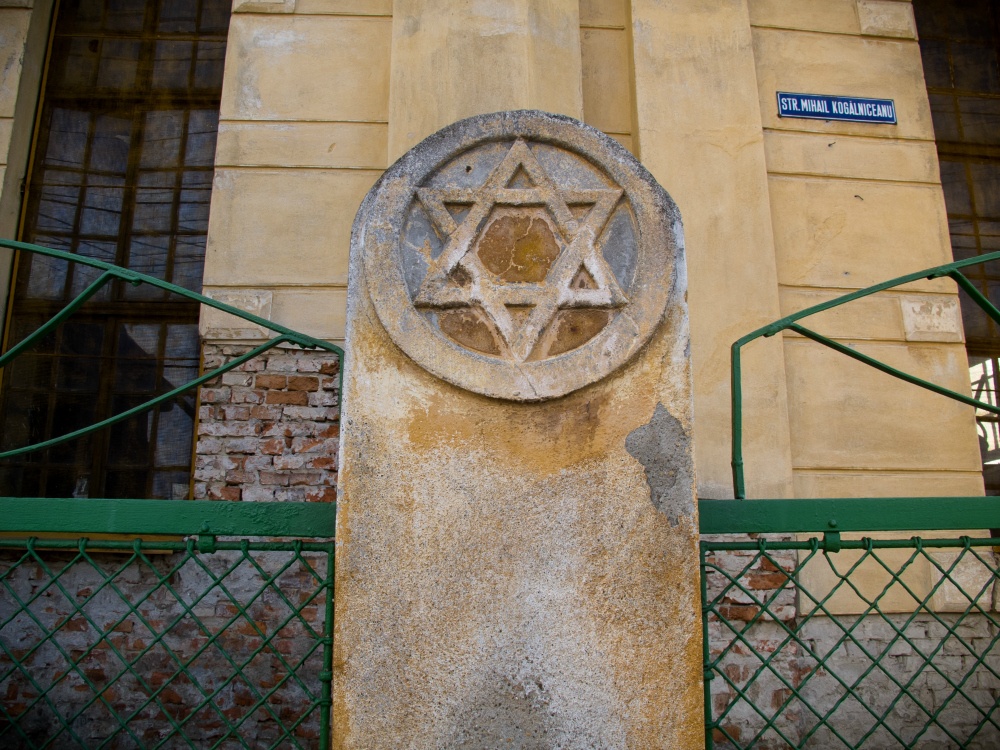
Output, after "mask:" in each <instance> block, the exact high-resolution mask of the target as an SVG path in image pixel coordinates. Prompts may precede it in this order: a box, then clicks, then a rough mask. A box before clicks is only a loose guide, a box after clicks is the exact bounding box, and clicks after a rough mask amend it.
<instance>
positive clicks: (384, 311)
mask: <svg viewBox="0 0 1000 750" xmlns="http://www.w3.org/2000/svg"><path fill="white" fill-rule="evenodd" d="M355 227H356V229H355V236H354V243H355V244H356V245H357V244H360V245H361V247H360V250H361V251H362V252H363V254H364V256H363V257H364V270H365V276H366V278H367V282H368V286H369V291H370V293H371V299H372V303H373V304H374V306H375V309H376V311H377V313H378V316H379V320H380V321H381V322H382V325H383V326H385V329H386V331H387V332H388V334H389V336H390V337H391V338H392V340H393V341H394V342H395V343H396V345H397V346H399V347H400V349H402V350H403V351H404V352H405V353H406V354H407V355H408V356H409V357H411V358H412V359H413V360H415V361H416V362H417V363H418V364H420V365H421V366H422V367H424V368H425V369H427V370H429V371H430V372H432V373H434V374H435V375H437V376H439V377H441V378H443V379H444V380H447V381H449V382H451V383H454V384H455V385H458V386H460V387H462V388H466V389H468V390H471V391H474V392H476V393H481V394H484V395H486V396H492V397H496V398H505V399H512V400H517V401H536V400H540V399H546V398H554V397H556V396H561V395H564V394H566V393H570V392H571V391H574V390H576V389H578V388H581V387H583V386H585V385H587V384H589V383H593V382H595V381H597V380H599V379H601V378H603V377H604V376H606V375H608V374H609V373H611V372H612V371H614V370H616V369H617V368H619V367H621V366H622V365H623V364H625V363H626V362H627V361H628V360H629V359H631V357H632V356H633V355H635V353H636V352H637V351H638V350H639V349H640V348H641V347H642V346H643V344H645V343H646V341H647V340H648V339H649V337H650V336H651V335H652V333H653V331H654V330H655V329H656V326H657V325H658V324H659V322H660V320H661V319H662V317H663V314H664V310H665V309H666V306H667V303H668V301H669V300H670V297H671V295H672V294H673V293H674V291H675V290H674V281H675V279H676V269H677V266H678V263H683V259H682V257H681V253H682V249H681V248H682V240H681V232H680V218H679V215H678V213H677V209H676V207H675V205H674V203H673V201H672V200H671V199H670V197H669V196H668V195H667V194H666V192H665V191H664V190H663V189H662V188H661V187H660V186H659V185H658V184H657V183H656V182H655V180H653V178H652V176H650V175H649V173H648V172H647V171H646V170H645V169H644V168H643V167H642V166H641V165H640V164H639V162H637V161H636V160H635V158H634V157H633V156H632V155H631V154H629V153H628V152H627V151H625V149H624V148H622V147H621V146H620V145H619V144H618V143H616V142H615V141H613V140H612V139H610V138H608V137H607V136H605V135H604V134H602V133H600V132H599V131H597V130H594V129H593V128H590V127H588V126H586V125H583V124H582V123H580V122H578V121H576V120H573V119H570V118H568V117H560V116H557V115H550V114H546V113H543V112H534V111H519V112H500V113H496V114H491V115H482V116H479V117H473V118H470V119H468V120H462V121H460V122H457V123H455V124H454V125H451V126H449V127H447V128H445V129H443V130H441V131H439V132H438V133H436V134H434V135H432V136H431V137H430V138H428V139H426V140H425V141H423V142H422V143H420V144H418V145H417V146H415V147H414V148H413V149H411V150H410V151H409V152H408V153H407V154H406V155H404V156H403V157H402V158H401V159H400V160H399V161H398V162H396V164H394V165H393V166H392V167H391V168H390V169H389V170H388V171H387V172H386V173H385V175H384V176H383V178H382V179H381V180H380V181H379V183H378V184H377V185H376V186H375V187H374V188H372V192H371V193H369V195H368V198H366V200H365V202H364V204H363V205H362V208H361V210H360V211H359V214H358V218H357V219H356V222H355ZM357 249H358V248H355V251H356V250H357Z"/></svg>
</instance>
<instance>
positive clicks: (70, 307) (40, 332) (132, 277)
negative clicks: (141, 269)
mask: <svg viewBox="0 0 1000 750" xmlns="http://www.w3.org/2000/svg"><path fill="white" fill-rule="evenodd" d="M0 247H6V248H10V249H11V250H18V251H23V252H30V253H35V254H37V255H46V256H48V257H50V258H58V259H60V260H65V261H67V262H70V263H81V264H83V265H85V266H91V267H93V268H98V269H100V270H102V271H103V272H104V273H102V274H101V275H100V276H99V277H98V278H97V280H95V281H94V282H93V283H92V284H90V285H89V286H88V287H87V288H86V289H84V290H83V291H82V292H80V294H78V295H77V296H76V297H75V298H74V299H73V300H71V301H70V302H69V303H68V304H67V305H66V306H65V307H64V308H63V309H62V310H60V311H59V312H58V313H56V315H54V316H53V317H52V318H51V319H50V320H48V321H46V323H45V324H44V325H42V326H41V327H40V328H38V329H37V330H35V331H33V332H32V333H31V335H29V336H28V337H27V338H25V339H24V340H23V341H21V342H19V343H18V344H17V345H16V346H13V347H11V349H10V350H9V351H7V352H6V353H4V354H3V355H2V356H0V368H2V367H4V366H6V365H7V364H8V363H9V362H11V361H13V360H14V359H16V358H17V357H18V356H19V355H20V354H22V353H23V352H25V351H27V350H29V349H31V347H33V346H34V345H35V344H36V343H38V342H39V341H41V339H42V338H43V337H44V336H45V335H46V334H48V333H50V332H51V331H52V330H53V329H54V328H55V327H56V326H57V325H59V323H61V322H63V321H64V320H66V318H68V317H69V316H71V315H72V314H73V313H74V312H76V311H77V310H78V309H79V308H80V307H81V306H82V305H83V304H84V303H85V302H86V301H87V300H88V299H90V298H91V297H93V296H94V295H95V294H96V293H97V292H98V291H100V289H101V288H102V287H103V286H105V285H106V284H108V283H110V282H111V281H113V280H115V279H121V280H122V281H126V282H128V283H130V284H133V285H136V286H138V285H139V284H149V285H151V286H155V287H157V288H159V289H164V290H166V291H168V292H170V293H172V294H177V295H180V296H181V297H186V298H187V299H190V300H194V301H196V302H199V303H201V304H203V305H207V306H208V307H212V308H215V309H216V310H221V311H222V312H225V313H229V314H230V315H234V316H236V317H237V318H242V319H243V320H246V321H249V322H251V323H253V324H254V325H257V326H260V327H261V328H264V329H265V330H268V331H272V332H274V333H275V334H277V335H276V336H274V337H273V338H271V339H270V340H269V341H267V342H266V343H264V344H261V345H260V346H258V347H256V348H254V349H253V350H251V351H250V352H247V353H246V354H244V355H242V356H240V357H236V358H235V359H232V360H230V361H229V362H227V363H226V364H224V365H222V366H221V367H217V368H215V369H214V370H212V371H211V372H207V373H205V374H204V375H201V376H199V377H198V378H196V379H194V380H191V381H189V382H187V383H184V384H183V385H180V386H178V387H177V388H174V389H173V390H171V391H169V392H167V393H164V394H161V395H159V396H156V397H155V398H152V399H150V400H149V401H146V402H145V403H143V404H140V405H138V406H136V407H134V408H132V409H129V410H128V411H124V412H121V413H119V414H115V415H114V416H112V417H109V418H108V419H105V420H102V421H100V422H97V423H95V424H92V425H88V426H87V427H83V428H81V429H79V430H75V431H73V432H69V433H67V434H65V435H60V436H58V437H55V438H52V439H51V440H46V441H44V442H41V443H35V444H33V445H27V446H22V447H20V448H14V449H11V450H7V451H3V452H0V458H10V457H12V456H19V455H22V454H24V453H31V452H33V451H37V450H42V449H44V448H49V447H51V446H53V445H58V444H60V443H65V442H66V441H68V440H73V439H75V438H78V437H81V436H83V435H87V434H89V433H91V432H96V431H97V430H100V429H103V428H105V427H108V426H110V425H113V424H115V423H117V422H121V421H123V420H125V419H129V418H130V417H133V416H135V415H136V414H140V413H142V412H144V411H148V410H149V409H152V408H155V407H156V406H158V405H159V404H162V403H164V402H166V401H170V400H171V399H173V398H176V397H177V396H179V395H180V394H182V393H185V392H186V391H190V390H193V389H194V388H197V387H198V386H200V385H203V384H204V383H207V382H208V381H210V380H212V379H213V378H216V377H218V376H219V375H222V374H224V373H226V372H229V371H230V370H232V369H235V368H236V367H239V366H240V365H241V364H243V363H244V362H246V361H247V360H250V359H253V358H254V357H256V356H258V355H260V354H262V353H264V352H266V351H268V350H269V349H272V348H273V347H275V346H278V345H279V344H294V345H295V346H299V347H302V348H303V349H324V350H326V351H329V352H333V353H334V354H336V355H337V356H338V357H339V358H340V372H339V376H338V377H339V383H338V389H337V394H338V395H337V398H338V401H337V407H338V408H339V407H340V398H341V394H342V393H343V390H344V389H343V379H344V350H343V349H341V348H340V347H339V346H337V345H335V344H331V343H330V342H328V341H323V340H322V339H317V338H313V337H312V336H306V335H305V334H303V333H299V332H298V331H293V330H292V329H291V328H286V327H285V326H282V325H278V324H277V323H274V322H272V321H270V320H266V319H264V318H261V317H259V316H257V315H253V314H252V313H248V312H246V311H245V310H240V309H239V308H238V307H233V306H232V305H227V304H225V303H222V302H219V301H217V300H214V299H211V298H210V297H206V296H204V295H202V294H198V293H197V292H192V291H191V290H189V289H185V288H184V287H180V286H177V285H176V284H171V283H169V282H167V281H162V280H161V279H157V278H155V277H153V276H147V275H145V274H142V273H137V272H136V271H131V270H129V269H127V268H121V267H120V266H115V265H112V264H111V263H105V262H104V261H100V260H95V259H94V258H87V257H85V256H82V255H75V254H73V253H67V252H65V251H63V250H53V249H52V248H49V247H42V246H41V245H32V244H30V243H27V242H15V241H13V240H4V239H0Z"/></svg>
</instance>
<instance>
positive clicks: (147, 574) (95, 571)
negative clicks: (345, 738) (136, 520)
mask: <svg viewBox="0 0 1000 750" xmlns="http://www.w3.org/2000/svg"><path fill="white" fill-rule="evenodd" d="M202 539H203V541H202V542H201V544H200V546H199V544H198V543H196V542H195V541H194V540H193V539H191V540H188V541H183V542H164V541H149V540H146V541H140V540H136V541H134V542H97V541H88V540H87V539H78V540H69V541H51V540H46V541H44V542H37V541H36V540H30V541H24V540H21V541H13V540H0V747H3V748H22V747H23V748H77V747H82V748H140V747H141V748H199V749H200V748H237V747H243V748H266V747H281V748H299V747H301V748H313V747H326V746H327V745H328V739H329V710H330V709H329V706H330V681H331V673H330V670H331V659H332V648H331V646H332V626H333V623H332V619H333V618H332V612H333V602H332V598H331V597H332V591H333V545H332V543H303V542H259V541H248V540H244V541H236V542H218V543H214V539H212V538H210V537H209V538H202ZM43 545H44V548H43Z"/></svg>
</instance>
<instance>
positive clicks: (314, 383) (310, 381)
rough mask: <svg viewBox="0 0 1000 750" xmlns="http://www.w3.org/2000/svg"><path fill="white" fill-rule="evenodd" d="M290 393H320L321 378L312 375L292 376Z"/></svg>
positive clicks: (289, 382) (289, 386) (289, 387)
mask: <svg viewBox="0 0 1000 750" xmlns="http://www.w3.org/2000/svg"><path fill="white" fill-rule="evenodd" d="M288 390H290V391H318V390H319V378H317V377H315V376H312V375H308V376H307V375H290V376H289V377H288Z"/></svg>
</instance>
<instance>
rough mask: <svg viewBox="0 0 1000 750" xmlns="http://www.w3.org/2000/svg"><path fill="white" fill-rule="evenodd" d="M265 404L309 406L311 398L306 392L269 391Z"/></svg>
mask: <svg viewBox="0 0 1000 750" xmlns="http://www.w3.org/2000/svg"><path fill="white" fill-rule="evenodd" d="M264 402H265V403H267V404H287V405H289V406H307V405H308V404H309V396H308V394H306V392H305V391H268V392H267V393H266V394H265V397H264Z"/></svg>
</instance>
